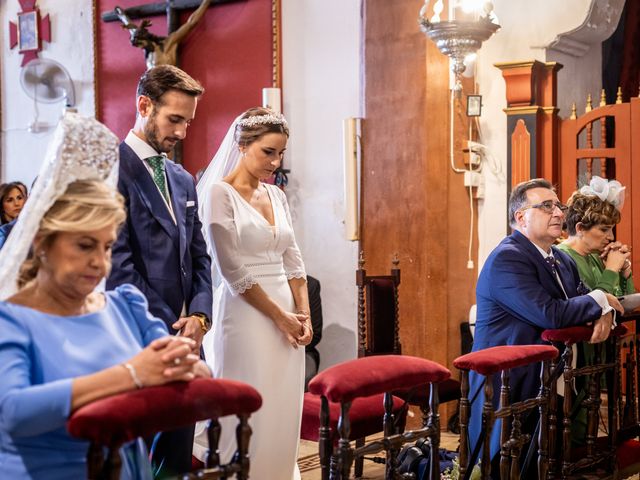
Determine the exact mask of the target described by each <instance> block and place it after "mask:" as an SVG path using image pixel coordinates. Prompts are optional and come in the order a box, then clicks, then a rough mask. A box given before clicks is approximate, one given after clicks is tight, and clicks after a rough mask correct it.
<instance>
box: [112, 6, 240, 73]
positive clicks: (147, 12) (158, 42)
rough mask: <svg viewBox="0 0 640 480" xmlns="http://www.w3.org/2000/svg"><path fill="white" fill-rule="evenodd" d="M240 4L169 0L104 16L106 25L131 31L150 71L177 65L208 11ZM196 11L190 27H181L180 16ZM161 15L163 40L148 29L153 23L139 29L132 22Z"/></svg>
mask: <svg viewBox="0 0 640 480" xmlns="http://www.w3.org/2000/svg"><path fill="white" fill-rule="evenodd" d="M237 1H239V0H166V1H164V2H158V3H149V4H146V5H139V6H137V7H129V8H127V9H121V8H119V7H116V9H115V10H113V11H110V12H103V13H102V21H103V22H117V21H120V22H122V23H123V25H124V27H125V28H127V29H129V30H130V31H131V43H132V45H134V46H136V47H140V48H142V49H144V51H145V58H146V60H147V68H151V67H153V66H155V65H156V64H158V65H160V64H162V63H169V64H172V65H176V64H177V48H178V44H179V43H180V42H181V41H182V39H183V38H184V37H186V35H187V34H188V33H189V32H190V31H191V30H192V29H193V28H194V27H195V25H196V24H197V23H198V21H199V20H200V18H201V16H202V15H203V14H204V10H205V9H207V8H209V7H211V6H214V5H220V4H224V3H232V2H237ZM194 8H197V10H196V11H195V12H194V13H193V14H192V15H191V17H189V20H188V21H187V23H185V24H184V25H180V12H181V11H183V10H192V9H194ZM201 9H202V10H201ZM159 15H166V16H167V36H166V37H159V36H157V35H154V34H152V33H150V32H149V31H148V30H147V27H148V26H150V25H151V22H149V21H148V20H143V22H142V23H141V24H140V25H135V24H133V23H132V22H131V20H135V19H139V18H143V17H151V16H159Z"/></svg>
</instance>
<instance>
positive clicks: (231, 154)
mask: <svg viewBox="0 0 640 480" xmlns="http://www.w3.org/2000/svg"><path fill="white" fill-rule="evenodd" d="M241 117H242V115H240V116H238V117H237V118H236V119H235V120H234V121H233V123H232V124H231V126H230V127H229V130H228V131H227V134H226V135H225V136H224V139H223V140H222V143H221V144H220V148H218V151H217V152H216V154H215V155H214V156H213V158H212V159H211V162H209V166H208V167H207V169H206V170H205V172H204V174H203V175H202V177H201V178H200V181H199V182H198V184H197V185H196V193H197V194H198V216H199V217H200V221H202V222H203V223H202V235H203V236H204V239H205V240H206V242H207V246H208V247H209V248H208V250H209V253H212V248H211V245H212V239H211V238H209V225H207V224H206V223H205V220H206V218H207V216H208V215H207V214H206V212H207V210H208V209H209V208H210V207H211V198H210V193H211V187H212V186H213V185H214V184H215V183H218V182H220V181H221V180H222V179H223V178H224V177H226V176H227V175H229V173H230V172H231V171H232V170H233V169H234V168H235V166H236V165H237V164H238V159H239V158H240V150H238V144H237V143H236V141H235V132H236V126H237V125H238V122H239V121H240V119H241ZM211 260H212V261H211V280H212V283H213V288H214V290H215V289H216V288H217V287H218V286H219V285H220V284H221V282H222V277H221V276H220V272H218V269H217V267H216V262H215V261H214V259H213V258H212V259H211Z"/></svg>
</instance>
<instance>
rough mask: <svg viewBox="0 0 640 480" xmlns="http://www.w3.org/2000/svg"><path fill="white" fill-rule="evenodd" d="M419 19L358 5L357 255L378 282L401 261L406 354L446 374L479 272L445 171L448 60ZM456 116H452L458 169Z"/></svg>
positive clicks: (373, 4) (400, 7) (385, 6)
mask: <svg viewBox="0 0 640 480" xmlns="http://www.w3.org/2000/svg"><path fill="white" fill-rule="evenodd" d="M419 9H420V4H416V2H415V0H394V1H393V2H389V1H388V0H366V1H365V2H364V10H363V12H364V76H363V78H364V82H365V85H364V92H365V109H364V111H365V119H364V121H363V159H362V190H361V216H362V218H361V228H362V232H361V239H362V240H361V248H362V249H363V251H364V257H365V259H366V262H367V263H366V265H367V272H369V273H371V274H375V275H377V274H381V273H386V272H389V268H390V266H391V259H392V258H393V255H394V253H397V254H398V256H399V259H400V269H401V271H402V283H401V285H400V294H399V297H400V308H399V310H400V339H401V342H402V349H403V353H404V354H407V355H416V356H420V357H424V358H428V359H430V360H434V361H436V362H439V363H441V364H443V365H445V366H448V367H449V368H452V366H451V362H452V361H453V359H454V358H455V357H456V356H457V355H459V353H460V334H459V328H460V327H459V326H460V323H461V322H463V321H466V320H467V316H468V311H469V308H470V307H471V305H472V304H473V303H474V301H475V280H476V276H477V271H476V270H475V269H467V249H468V243H467V242H468V238H469V218H470V217H469V215H470V210H469V194H468V192H467V190H466V189H465V187H464V184H463V175H461V174H457V173H454V172H453V170H452V169H451V168H450V166H449V140H450V138H449V126H448V125H449V113H450V111H449V60H448V58H447V57H445V56H444V55H442V54H441V53H440V52H439V51H438V49H437V48H436V46H435V45H434V44H433V42H432V41H430V40H429V39H428V38H427V37H426V36H425V35H424V34H423V33H422V32H421V31H420V30H419V28H418V26H417V18H418V11H419ZM470 82H471V81H468V82H467V83H466V84H465V85H466V86H467V87H469V86H470ZM463 99H464V97H463ZM461 103H462V104H464V103H466V102H464V100H463V102H461ZM462 106H463V105H457V106H456V110H455V112H454V113H455V118H456V125H457V127H456V132H457V133H456V134H455V135H454V149H455V152H456V153H455V154H456V163H457V165H458V166H462V165H463V163H462V155H463V154H462V148H463V147H464V146H465V144H464V141H463V140H464V138H465V135H466V132H467V128H468V127H467V124H466V116H465V115H464V112H463V108H462ZM472 228H473V232H474V242H475V244H474V247H475V246H476V245H477V238H476V226H475V224H474V226H473V227H472ZM473 250H474V252H475V251H476V250H477V248H474V249H473ZM452 370H454V372H453V374H454V376H456V377H457V376H458V374H457V373H456V372H455V369H453V368H452ZM447 413H448V412H445V415H446V414H447Z"/></svg>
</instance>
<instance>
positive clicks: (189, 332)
mask: <svg viewBox="0 0 640 480" xmlns="http://www.w3.org/2000/svg"><path fill="white" fill-rule="evenodd" d="M171 326H172V327H173V328H174V329H175V330H178V335H180V336H182V337H187V338H190V339H192V340H194V341H195V342H196V345H195V347H194V349H193V351H194V353H197V354H200V345H202V337H203V336H204V333H203V332H202V324H201V323H200V320H199V319H198V317H194V316H191V317H180V318H179V319H178V321H177V322H176V323H174V324H173V325H171Z"/></svg>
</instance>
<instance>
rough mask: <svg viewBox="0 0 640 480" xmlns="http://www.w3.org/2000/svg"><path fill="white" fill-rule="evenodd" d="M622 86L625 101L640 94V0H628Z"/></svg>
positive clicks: (621, 77) (621, 76)
mask: <svg viewBox="0 0 640 480" xmlns="http://www.w3.org/2000/svg"><path fill="white" fill-rule="evenodd" d="M620 87H621V89H622V98H623V100H624V101H625V102H628V101H629V98H631V97H637V96H638V89H639V88H640V0H627V3H626V5H625V22H624V51H623V54H622V71H621V72H620Z"/></svg>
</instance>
